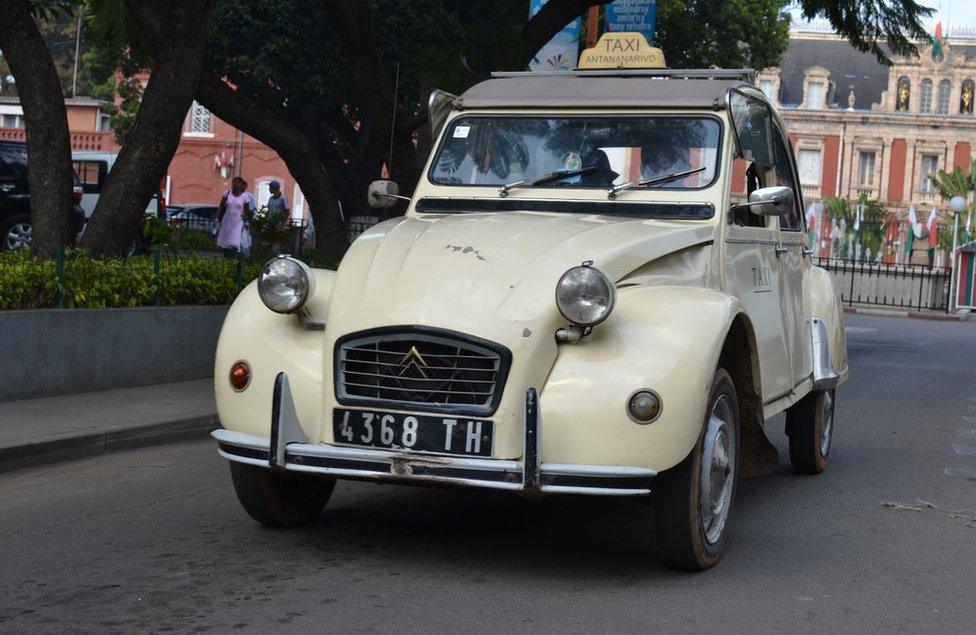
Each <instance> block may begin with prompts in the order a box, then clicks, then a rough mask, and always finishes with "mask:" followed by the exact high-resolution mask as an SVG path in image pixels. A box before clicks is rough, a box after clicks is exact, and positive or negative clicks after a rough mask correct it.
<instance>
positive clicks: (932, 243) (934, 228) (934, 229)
mask: <svg viewBox="0 0 976 635" xmlns="http://www.w3.org/2000/svg"><path fill="white" fill-rule="evenodd" d="M936 220H937V219H936V213H935V208H934V207H933V208H932V213H931V214H929V222H928V225H929V249H935V248H936V247H938V246H939V226H938V224H937V223H936Z"/></svg>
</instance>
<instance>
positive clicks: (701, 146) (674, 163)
mask: <svg viewBox="0 0 976 635" xmlns="http://www.w3.org/2000/svg"><path fill="white" fill-rule="evenodd" d="M720 138H721V125H720V123H719V121H718V120H717V119H715V118H712V117H701V116H680V117H679V116H654V117H648V116H643V117H629V116H627V117H625V116H609V115H602V116H601V115H592V116H562V117H544V116H519V117H512V116H501V115H499V116H481V115H479V116H465V117H458V118H456V119H454V120H453V121H452V122H451V124H450V126H449V127H448V129H447V130H446V131H445V133H444V134H443V136H442V141H441V145H440V147H439V149H438V152H437V155H436V156H435V157H434V161H433V163H432V168H431V171H430V175H429V176H430V180H431V181H432V182H433V183H436V184H438V185H465V186H469V185H476V186H491V187H498V186H501V185H505V184H507V183H511V182H514V181H535V180H537V179H541V178H544V177H546V176H549V175H551V174H553V173H556V172H559V171H572V170H578V169H583V168H589V169H590V170H591V171H590V172H588V173H586V174H582V175H577V176H571V177H568V178H564V179H552V180H551V181H546V182H545V183H542V182H540V183H537V184H533V185H535V186H537V187H540V188H546V187H551V188H587V187H592V188H608V187H610V186H612V185H619V184H621V183H624V182H627V181H639V180H644V179H653V178H656V177H661V176H664V175H667V174H673V173H678V172H686V171H689V170H691V171H693V173H691V174H688V175H687V176H686V177H684V178H678V179H674V180H670V181H666V182H661V183H660V184H659V185H658V186H657V187H658V189H674V190H681V189H702V188H706V187H709V186H711V184H712V183H713V182H714V181H715V178H716V176H717V174H718V165H717V160H716V158H717V156H718V148H719V142H720ZM696 168H701V169H700V170H697V169H696Z"/></svg>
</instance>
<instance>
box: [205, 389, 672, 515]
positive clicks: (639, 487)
mask: <svg viewBox="0 0 976 635" xmlns="http://www.w3.org/2000/svg"><path fill="white" fill-rule="evenodd" d="M539 433H540V425H539V416H538V397H537V395H536V391H535V389H534V388H533V389H529V390H528V392H527V393H526V408H525V451H524V453H523V456H522V459H521V460H518V461H514V460H499V459H480V458H467V457H454V456H436V455H427V454H418V453H411V452H401V451H389V450H373V449H368V448H362V449H360V448H347V447H340V446H334V445H328V444H324V443H321V444H315V443H307V441H308V439H307V438H306V437H305V435H304V433H303V432H302V428H301V426H300V425H299V423H298V419H297V417H296V415H295V412H294V406H293V403H292V398H291V392H290V390H289V388H288V378H287V377H286V376H285V375H284V373H281V374H279V375H278V378H277V380H276V382H275V393H274V404H273V408H272V422H271V430H270V438H264V437H258V436H254V435H250V434H243V433H240V432H232V431H230V430H215V431H214V432H213V433H212V435H213V437H214V438H215V439H216V440H217V444H218V450H217V451H218V453H219V454H220V456H222V457H224V458H225V459H229V460H231V461H238V462H240V463H248V464H250V465H257V466H261V467H270V468H276V469H284V470H288V471H295V472H312V473H315V474H323V475H328V476H334V477H336V478H344V479H355V480H371V481H394V482H401V483H417V484H424V483H428V484H441V485H453V486H461V487H475V488H486V489H498V490H509V491H513V492H525V493H530V494H531V493H537V492H541V493H543V494H595V495H599V496H645V495H647V494H650V492H651V488H650V485H651V479H652V478H653V477H654V476H655V475H656V472H655V471H654V470H649V469H646V468H640V467H626V466H609V465H566V464H557V463H544V462H542V461H541V460H540V457H539V449H540V447H541V444H540V442H539Z"/></svg>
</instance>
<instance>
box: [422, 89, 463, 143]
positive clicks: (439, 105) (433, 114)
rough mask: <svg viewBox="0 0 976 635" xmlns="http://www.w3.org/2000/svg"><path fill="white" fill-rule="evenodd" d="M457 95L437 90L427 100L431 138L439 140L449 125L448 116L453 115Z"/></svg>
mask: <svg viewBox="0 0 976 635" xmlns="http://www.w3.org/2000/svg"><path fill="white" fill-rule="evenodd" d="M455 99H457V95H452V94H451V93H449V92H447V91H444V90H441V89H439V88H435V89H434V90H433V91H432V92H431V93H430V97H428V98H427V123H428V125H429V126H430V136H431V137H432V138H433V139H434V141H436V140H437V135H439V134H440V133H441V128H443V127H444V124H445V123H447V116H448V115H449V114H450V113H451V104H452V103H453V102H454V100H455Z"/></svg>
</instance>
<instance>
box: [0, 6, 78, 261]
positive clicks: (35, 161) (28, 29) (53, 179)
mask: <svg viewBox="0 0 976 635" xmlns="http://www.w3.org/2000/svg"><path fill="white" fill-rule="evenodd" d="M3 4H4V9H3V18H2V19H0V49H2V50H3V56H4V58H5V59H6V60H7V63H8V64H9V66H10V71H11V72H12V73H13V76H14V78H15V79H16V82H17V94H18V96H19V97H20V103H21V106H22V107H23V109H24V127H25V128H26V133H27V157H28V159H27V161H28V175H27V183H28V187H29V189H30V208H31V209H30V211H31V224H32V227H33V229H32V235H33V240H32V242H31V252H32V253H33V254H34V255H35V256H37V257H39V258H50V257H52V256H53V255H54V248H55V246H57V245H59V244H60V245H67V244H71V243H72V242H73V239H74V236H73V235H72V227H71V209H72V203H71V194H72V186H73V185H74V178H73V176H72V170H71V137H70V135H69V133H68V115H67V111H66V110H65V107H64V93H62V92H61V82H60V81H59V80H58V74H57V71H56V70H55V68H54V62H53V61H52V60H51V54H50V53H49V52H48V50H47V45H46V44H45V43H44V38H43V37H41V33H40V31H39V30H38V28H37V23H36V22H35V21H34V18H33V17H32V16H31V13H30V6H29V3H28V2H27V1H26V0H4V3H3Z"/></svg>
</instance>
